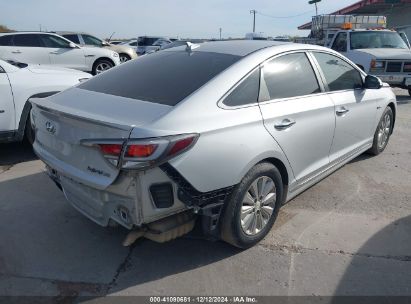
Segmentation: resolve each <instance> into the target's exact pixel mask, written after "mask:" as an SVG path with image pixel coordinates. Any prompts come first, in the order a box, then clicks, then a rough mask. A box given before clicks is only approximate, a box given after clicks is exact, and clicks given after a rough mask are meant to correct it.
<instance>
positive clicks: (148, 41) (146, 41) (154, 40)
mask: <svg viewBox="0 0 411 304" xmlns="http://www.w3.org/2000/svg"><path fill="white" fill-rule="evenodd" d="M171 42H172V41H171V40H170V39H169V38H168V37H161V36H141V37H138V38H137V54H139V55H143V54H145V53H150V52H152V51H158V50H159V49H160V48H161V47H162V46H164V45H167V44H169V43H171Z"/></svg>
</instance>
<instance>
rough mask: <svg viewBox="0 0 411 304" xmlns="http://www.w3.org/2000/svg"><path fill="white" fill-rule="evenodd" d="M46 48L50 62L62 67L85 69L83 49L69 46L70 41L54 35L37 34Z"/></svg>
mask: <svg viewBox="0 0 411 304" xmlns="http://www.w3.org/2000/svg"><path fill="white" fill-rule="evenodd" d="M39 36H40V39H41V41H42V42H43V44H44V46H45V48H46V49H47V51H48V53H49V56H50V61H51V64H53V65H57V66H60V67H64V68H70V69H76V70H81V71H87V67H86V58H85V56H84V52H83V49H81V48H79V47H77V46H76V47H70V42H69V41H67V40H65V39H63V38H60V37H58V36H56V35H47V34H41V35H39Z"/></svg>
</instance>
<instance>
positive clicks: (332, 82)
mask: <svg viewBox="0 0 411 304" xmlns="http://www.w3.org/2000/svg"><path fill="white" fill-rule="evenodd" d="M313 55H314V58H315V59H316V60H317V62H318V65H319V67H320V69H321V71H322V75H323V77H324V80H325V82H326V90H327V91H328V92H329V93H328V95H329V97H330V98H331V99H332V100H333V102H334V104H335V113H333V115H334V117H335V120H336V129H335V135H334V141H333V144H332V147H331V150H330V161H334V160H336V159H338V158H340V157H344V156H347V155H348V154H349V153H350V152H352V151H353V150H356V149H361V148H364V146H366V145H367V144H369V143H370V142H371V141H372V138H373V134H374V127H375V126H374V124H375V121H376V115H377V101H378V99H379V98H380V97H379V96H378V95H379V92H378V90H366V89H364V88H363V76H362V74H361V72H360V71H359V70H358V69H357V68H356V67H354V66H353V65H351V64H350V63H348V62H347V61H346V60H344V59H342V58H341V57H338V56H335V55H333V54H329V53H323V52H313Z"/></svg>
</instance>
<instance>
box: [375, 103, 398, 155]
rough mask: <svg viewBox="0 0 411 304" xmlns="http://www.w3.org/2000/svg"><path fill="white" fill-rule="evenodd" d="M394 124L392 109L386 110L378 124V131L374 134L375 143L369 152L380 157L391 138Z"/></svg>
mask: <svg viewBox="0 0 411 304" xmlns="http://www.w3.org/2000/svg"><path fill="white" fill-rule="evenodd" d="M393 122H394V115H393V113H392V110H391V108H390V107H387V108H386V109H385V110H384V113H383V114H382V116H381V119H380V122H379V123H378V126H377V130H375V133H374V141H373V144H372V147H371V149H370V150H369V152H370V153H371V154H373V155H378V154H380V153H381V152H382V151H384V149H385V147H386V146H387V144H388V141H389V139H390V136H391V130H392V126H393Z"/></svg>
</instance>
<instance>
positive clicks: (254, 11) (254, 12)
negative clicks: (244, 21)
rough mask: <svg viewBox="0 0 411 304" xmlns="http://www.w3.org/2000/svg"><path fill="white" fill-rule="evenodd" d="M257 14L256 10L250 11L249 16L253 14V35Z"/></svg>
mask: <svg viewBox="0 0 411 304" xmlns="http://www.w3.org/2000/svg"><path fill="white" fill-rule="evenodd" d="M256 13H257V11H256V10H251V11H250V14H253V15H254V16H253V33H255V14H256Z"/></svg>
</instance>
